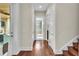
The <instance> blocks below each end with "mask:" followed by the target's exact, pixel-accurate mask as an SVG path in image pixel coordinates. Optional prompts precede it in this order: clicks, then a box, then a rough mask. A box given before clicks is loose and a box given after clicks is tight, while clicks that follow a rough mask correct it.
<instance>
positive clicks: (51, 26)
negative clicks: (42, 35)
mask: <svg viewBox="0 0 79 59" xmlns="http://www.w3.org/2000/svg"><path fill="white" fill-rule="evenodd" d="M46 18H47V19H46V21H47V22H46V24H47V30H48V31H49V39H48V44H49V46H50V47H51V48H52V50H53V51H54V52H55V4H50V5H49V7H48V9H47V13H46Z"/></svg>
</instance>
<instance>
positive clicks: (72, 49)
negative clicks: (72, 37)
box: [56, 39, 79, 56]
mask: <svg viewBox="0 0 79 59" xmlns="http://www.w3.org/2000/svg"><path fill="white" fill-rule="evenodd" d="M72 44H73V46H68V50H63V54H56V56H79V39H77V42H73V43H72Z"/></svg>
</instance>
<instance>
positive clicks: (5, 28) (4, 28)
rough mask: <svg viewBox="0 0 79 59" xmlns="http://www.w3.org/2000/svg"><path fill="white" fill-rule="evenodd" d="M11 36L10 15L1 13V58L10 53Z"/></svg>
mask: <svg viewBox="0 0 79 59" xmlns="http://www.w3.org/2000/svg"><path fill="white" fill-rule="evenodd" d="M10 40H11V36H10V15H9V14H8V13H5V12H3V11H2V12H0V56H2V55H5V54H7V53H8V49H9V45H10V44H9V42H10Z"/></svg>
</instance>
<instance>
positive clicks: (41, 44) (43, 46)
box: [17, 40, 54, 56]
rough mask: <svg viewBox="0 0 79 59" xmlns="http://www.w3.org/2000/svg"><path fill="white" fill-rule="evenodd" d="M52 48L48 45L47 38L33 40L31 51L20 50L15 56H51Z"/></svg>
mask: <svg viewBox="0 0 79 59" xmlns="http://www.w3.org/2000/svg"><path fill="white" fill-rule="evenodd" d="M52 55H54V53H53V51H52V49H51V48H50V47H49V46H48V42H47V40H35V41H34V43H33V50H32V51H20V52H19V54H18V55H17V56H52Z"/></svg>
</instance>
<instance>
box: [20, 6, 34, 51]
mask: <svg viewBox="0 0 79 59" xmlns="http://www.w3.org/2000/svg"><path fill="white" fill-rule="evenodd" d="M32 13H33V12H32V5H31V4H20V16H19V17H20V19H21V30H22V31H21V37H22V38H21V40H20V43H21V50H32V44H33V39H32Z"/></svg>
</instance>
